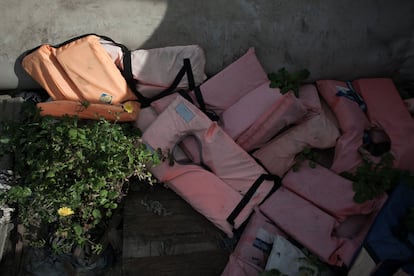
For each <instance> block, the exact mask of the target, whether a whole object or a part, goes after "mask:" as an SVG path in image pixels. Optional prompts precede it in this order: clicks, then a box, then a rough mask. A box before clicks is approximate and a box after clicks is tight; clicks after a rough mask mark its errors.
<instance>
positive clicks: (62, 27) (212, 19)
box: [0, 0, 414, 90]
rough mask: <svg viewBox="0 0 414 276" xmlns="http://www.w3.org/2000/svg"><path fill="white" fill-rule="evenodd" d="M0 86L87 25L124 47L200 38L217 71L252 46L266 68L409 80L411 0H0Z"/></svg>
mask: <svg viewBox="0 0 414 276" xmlns="http://www.w3.org/2000/svg"><path fill="white" fill-rule="evenodd" d="M1 2H2V6H3V8H2V9H1V10H0V35H1V40H0V90H2V89H14V88H25V87H33V86H35V83H34V82H32V81H30V78H28V77H27V76H26V75H25V74H24V73H23V72H22V70H21V68H20V67H19V61H17V62H16V60H17V58H18V57H19V56H20V55H21V54H22V53H23V52H25V51H26V50H28V49H31V48H33V47H35V46H37V45H39V44H41V43H52V44H53V43H60V42H62V41H64V40H66V39H69V38H71V37H74V36H77V35H80V34H84V33H89V32H94V33H98V34H102V35H107V36H110V37H112V38H113V39H115V40H116V41H118V42H121V43H124V44H126V45H127V46H128V47H129V48H131V49H137V48H154V47H163V46H170V45H185V44H199V45H201V46H202V47H203V48H204V49H205V52H206V58H207V65H206V71H207V73H208V74H209V75H212V74H215V73H217V72H218V71H219V70H220V69H221V68H223V67H224V66H226V65H228V64H229V63H230V62H232V61H233V60H234V59H236V58H237V57H238V56H240V55H241V54H243V53H244V52H245V51H246V50H247V48H249V47H251V46H254V47H256V52H257V55H258V57H259V59H260V60H261V62H262V64H263V65H264V67H265V69H266V70H267V71H268V72H271V71H276V70H278V69H279V68H281V67H286V68H288V69H300V68H307V69H309V70H310V72H311V80H315V79H321V78H336V79H353V78H357V77H369V76H392V77H396V78H397V77H399V78H400V79H401V78H402V79H404V80H406V81H408V82H409V81H412V80H413V79H414V1H412V0H395V1H391V0H364V1H357V0H311V1H309V0H289V1H286V0H285V1H283V0H152V1H150V0H119V1H113V0H88V1H82V0H42V1H34V0H19V1H15V0H1Z"/></svg>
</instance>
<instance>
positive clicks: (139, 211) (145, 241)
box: [123, 188, 225, 259]
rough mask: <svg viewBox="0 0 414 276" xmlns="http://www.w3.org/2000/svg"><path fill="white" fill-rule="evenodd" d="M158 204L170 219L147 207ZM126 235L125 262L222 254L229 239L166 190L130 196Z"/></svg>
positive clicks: (125, 222) (124, 244) (127, 209)
mask: <svg viewBox="0 0 414 276" xmlns="http://www.w3.org/2000/svg"><path fill="white" fill-rule="evenodd" d="M154 201H156V202H157V204H158V205H159V206H162V207H163V208H165V210H167V215H158V214H155V213H153V212H151V211H150V210H149V209H148V208H147V207H146V206H144V205H145V204H143V202H146V203H149V202H154ZM147 205H148V204H147ZM123 233H124V237H123V240H124V241H123V258H124V259H127V258H142V257H151V256H164V255H178V254H187V253H193V252H202V251H211V250H219V249H220V248H221V246H220V245H221V244H222V240H223V238H224V237H225V234H224V233H223V232H222V231H220V230H219V229H218V228H216V227H215V226H214V225H213V224H212V223H211V222H209V221H208V220H207V219H206V218H204V217H203V216H202V215H201V214H199V213H197V212H196V211H195V210H194V209H193V208H192V207H191V206H190V205H189V204H188V203H186V202H185V201H184V200H183V199H181V198H180V197H179V196H178V195H176V194H175V193H174V192H173V191H171V190H168V189H165V188H159V189H153V190H151V191H150V192H133V193H131V192H130V193H129V194H128V196H127V198H126V200H125V208H124V228H123Z"/></svg>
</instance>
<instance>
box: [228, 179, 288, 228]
mask: <svg viewBox="0 0 414 276" xmlns="http://www.w3.org/2000/svg"><path fill="white" fill-rule="evenodd" d="M265 180H272V181H273V182H274V184H275V186H274V187H273V188H274V189H275V188H279V187H280V186H281V185H282V184H281V179H280V177H278V176H277V175H273V174H262V175H260V176H259V177H258V178H257V179H256V181H255V182H254V183H253V185H252V186H251V187H250V188H249V190H248V191H247V193H246V194H245V195H244V196H243V198H242V199H241V200H240V202H239V203H238V204H237V206H236V208H234V210H233V211H232V212H231V214H230V215H229V216H228V217H227V222H228V223H230V224H231V225H233V226H234V220H235V219H236V217H237V216H238V215H239V214H240V212H241V211H242V210H243V209H244V207H246V205H247V203H248V202H249V201H250V200H251V198H252V197H253V195H254V194H255V193H256V191H257V189H258V188H259V187H260V185H261V184H262V183H263V181H265Z"/></svg>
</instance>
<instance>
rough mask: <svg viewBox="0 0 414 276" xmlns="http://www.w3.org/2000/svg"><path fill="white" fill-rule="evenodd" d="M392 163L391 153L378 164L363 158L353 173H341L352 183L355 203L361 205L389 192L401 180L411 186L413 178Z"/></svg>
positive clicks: (384, 156) (385, 155)
mask: <svg viewBox="0 0 414 276" xmlns="http://www.w3.org/2000/svg"><path fill="white" fill-rule="evenodd" d="M393 161H394V157H393V156H392V154H391V153H385V154H383V155H382V156H381V160H380V162H378V163H374V162H372V160H371V159H370V158H367V157H366V156H363V162H362V164H361V165H360V166H359V167H358V168H357V169H356V171H355V172H354V173H349V172H344V173H341V175H342V176H343V177H345V178H348V179H349V180H351V181H353V184H352V188H353V190H354V192H355V195H354V201H355V202H357V203H363V202H365V201H368V200H371V199H374V198H376V197H377V196H379V195H381V194H383V193H384V192H387V191H390V190H391V189H392V188H393V187H394V186H395V185H397V184H398V183H399V181H400V180H401V179H402V178H405V179H406V180H407V181H408V182H409V183H411V184H412V183H413V182H414V178H413V176H412V175H411V174H410V173H409V172H407V171H402V170H399V169H396V168H394V167H393Z"/></svg>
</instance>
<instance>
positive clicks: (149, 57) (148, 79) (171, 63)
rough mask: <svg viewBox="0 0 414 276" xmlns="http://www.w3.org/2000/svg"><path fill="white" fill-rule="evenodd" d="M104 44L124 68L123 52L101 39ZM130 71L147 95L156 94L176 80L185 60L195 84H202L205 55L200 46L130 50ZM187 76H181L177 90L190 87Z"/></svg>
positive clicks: (138, 86)
mask: <svg viewBox="0 0 414 276" xmlns="http://www.w3.org/2000/svg"><path fill="white" fill-rule="evenodd" d="M101 44H102V46H103V47H104V48H105V50H106V51H107V52H108V54H109V55H110V56H111V58H112V60H113V61H114V62H115V64H116V65H117V66H118V67H119V68H122V69H124V52H123V51H122V49H121V48H120V47H118V46H117V45H115V44H114V43H112V42H111V41H107V40H101ZM130 54H131V59H130V63H131V74H132V77H133V79H134V80H135V81H136V85H137V90H138V91H139V92H140V93H141V94H142V95H143V96H144V97H147V98H151V97H153V96H156V95H157V94H159V93H160V92H162V91H164V90H165V89H167V88H168V87H170V85H171V84H172V83H173V82H174V80H175V78H176V76H177V74H178V72H179V71H180V70H181V68H182V66H183V60H184V59H189V60H190V62H191V68H192V72H193V77H194V82H195V85H200V84H201V83H202V82H203V81H204V80H205V79H206V78H207V76H206V74H205V72H204V67H205V63H206V60H205V55H204V51H203V49H202V48H201V47H200V46H198V45H185V46H170V47H163V48H153V49H137V50H134V51H131V53H130ZM188 87H189V83H188V79H187V78H182V79H180V80H179V82H178V83H177V85H176V88H177V89H188Z"/></svg>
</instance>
